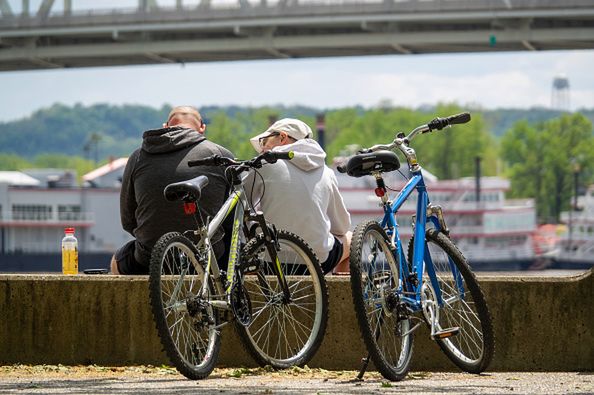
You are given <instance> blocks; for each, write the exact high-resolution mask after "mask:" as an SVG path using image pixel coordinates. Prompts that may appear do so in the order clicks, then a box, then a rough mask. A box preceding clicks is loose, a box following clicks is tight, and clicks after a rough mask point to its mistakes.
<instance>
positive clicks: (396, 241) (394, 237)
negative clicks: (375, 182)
mask: <svg viewBox="0 0 594 395" xmlns="http://www.w3.org/2000/svg"><path fill="white" fill-rule="evenodd" d="M374 176H375V177H376V179H378V178H381V174H379V173H376V174H374ZM414 191H416V192H417V209H416V214H415V217H414V218H415V220H414V245H413V255H412V262H408V261H407V257H406V256H405V254H404V251H403V248H402V241H401V240H400V235H399V233H398V223H397V221H396V217H395V214H397V213H398V210H399V209H400V207H402V205H403V204H404V202H406V201H407V199H408V198H409V197H410V195H411V194H412V193H413V192H414ZM382 206H383V210H384V217H383V219H382V221H381V226H382V228H384V229H385V230H386V233H387V234H388V237H390V240H391V244H392V246H393V247H395V248H394V249H393V250H392V254H393V256H394V258H395V260H396V261H397V262H398V265H399V270H398V273H399V276H400V278H399V280H400V281H399V285H398V289H397V292H398V294H399V297H400V300H402V301H403V302H405V303H406V304H407V305H408V306H409V307H410V308H411V309H412V310H413V311H415V312H416V311H420V310H421V308H422V307H421V291H422V286H423V274H424V273H425V272H426V273H427V275H428V276H429V279H430V281H431V286H432V287H433V290H434V291H435V295H436V298H437V302H438V304H439V306H440V307H441V306H442V305H443V303H444V301H443V298H442V294H441V289H440V287H439V283H438V281H437V276H436V273H435V268H434V267H433V262H432V261H431V255H430V253H429V249H428V247H427V244H426V242H425V232H426V229H427V223H428V222H431V223H432V224H433V226H434V227H435V228H436V229H437V230H438V231H442V230H445V229H444V226H443V224H444V221H443V220H440V216H441V208H439V207H436V206H432V205H431V203H430V202H429V195H428V193H427V188H426V187H425V181H424V179H423V174H422V173H421V171H420V169H419V170H417V171H413V172H412V177H411V178H410V180H409V181H408V182H407V183H406V185H405V186H404V188H402V190H401V191H400V193H399V194H398V195H397V196H396V199H395V200H394V202H393V203H391V202H390V201H389V200H388V197H387V196H382ZM425 262H427V265H425ZM450 268H451V270H452V273H453V274H454V276H455V278H456V279H457V280H456V282H457V283H458V285H459V286H460V287H462V280H461V277H460V273H459V272H458V270H457V269H456V267H455V265H453V263H452V262H451V261H450ZM407 295H414V297H410V296H407Z"/></svg>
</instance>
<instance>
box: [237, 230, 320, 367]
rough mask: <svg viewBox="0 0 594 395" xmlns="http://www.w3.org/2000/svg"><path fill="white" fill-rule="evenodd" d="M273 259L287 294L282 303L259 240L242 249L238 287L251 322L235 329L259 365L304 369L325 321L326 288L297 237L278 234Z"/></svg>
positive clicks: (317, 266)
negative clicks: (247, 304) (246, 299)
mask: <svg viewBox="0 0 594 395" xmlns="http://www.w3.org/2000/svg"><path fill="white" fill-rule="evenodd" d="M278 243H279V246H280V250H279V251H278V253H277V254H278V259H279V261H280V267H281V269H282V273H283V275H284V276H285V278H286V281H287V285H288V287H289V291H290V294H291V296H290V300H289V301H287V300H286V298H285V297H284V295H283V290H282V288H281V285H280V283H279V281H278V277H277V276H276V274H275V272H274V269H273V265H275V263H273V262H272V259H270V256H269V254H268V251H267V249H266V241H265V240H264V238H263V237H262V235H259V236H257V237H256V238H254V239H252V240H251V241H250V242H249V243H248V244H247V245H246V246H245V249H244V251H245V252H244V254H243V256H242V266H243V268H244V269H243V270H245V273H244V279H245V282H244V285H245V287H246V290H247V294H248V295H249V298H250V301H251V304H252V307H253V309H252V320H251V323H250V324H249V325H247V326H243V325H241V324H239V323H238V324H237V326H236V327H237V330H238V332H239V335H240V338H241V340H242V342H243V344H244V346H245V348H246V349H247V350H248V352H249V354H250V355H251V356H252V357H253V358H254V359H255V360H256V361H257V362H258V363H259V364H260V365H262V366H265V365H271V366H272V367H274V368H277V369H284V368H287V367H290V366H294V365H297V366H302V365H304V364H306V363H307V362H308V361H309V360H310V359H311V358H312V357H313V356H314V354H315V353H316V351H317V350H318V348H319V347H320V344H321V343H322V339H323V338H324V333H325V332H326V324H327V320H328V288H327V285H326V280H325V279H324V276H323V274H322V270H321V267H320V264H319V262H318V260H317V258H316V256H315V254H314V253H313V251H312V250H311V249H310V248H309V246H308V245H307V244H306V243H305V242H304V241H303V240H302V239H301V238H299V237H298V236H296V235H294V234H292V233H289V232H285V231H282V230H281V231H279V232H278Z"/></svg>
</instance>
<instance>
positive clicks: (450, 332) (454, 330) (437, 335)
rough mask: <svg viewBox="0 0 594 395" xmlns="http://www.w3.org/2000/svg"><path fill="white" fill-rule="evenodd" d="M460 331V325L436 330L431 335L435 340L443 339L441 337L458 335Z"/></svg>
mask: <svg viewBox="0 0 594 395" xmlns="http://www.w3.org/2000/svg"><path fill="white" fill-rule="evenodd" d="M458 333H460V328H458V327H455V328H448V329H444V330H442V331H439V332H435V333H434V334H433V335H432V336H431V338H432V339H433V340H441V339H446V338H448V337H452V336H456V335H457V334H458Z"/></svg>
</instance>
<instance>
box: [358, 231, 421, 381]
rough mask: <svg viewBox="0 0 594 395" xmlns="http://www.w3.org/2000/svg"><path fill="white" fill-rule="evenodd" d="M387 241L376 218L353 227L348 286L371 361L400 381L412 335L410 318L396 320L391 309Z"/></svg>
mask: <svg viewBox="0 0 594 395" xmlns="http://www.w3.org/2000/svg"><path fill="white" fill-rule="evenodd" d="M386 240H387V236H386V234H385V232H384V231H383V229H382V228H381V227H380V226H379V224H377V223H376V222H375V221H370V222H368V223H364V224H361V225H360V226H358V227H357V228H356V229H355V232H354V236H353V244H352V246H351V258H350V265H351V286H352V292H353V302H354V306H355V311H356V313H357V319H358V321H359V327H360V329H361V334H362V336H363V340H364V341H365V344H366V346H367V349H368V351H369V353H370V355H371V358H372V360H373V362H374V363H375V365H376V367H377V369H378V370H379V371H380V373H382V375H383V376H384V377H385V378H387V379H389V380H402V379H403V378H404V377H405V375H406V373H407V372H408V369H409V366H410V361H411V356H412V348H413V336H412V334H411V333H407V332H408V331H409V330H410V327H411V325H410V320H409V319H405V320H399V319H398V316H397V314H396V312H395V309H394V302H393V300H394V294H395V292H396V290H397V288H398V282H399V276H398V265H397V263H396V261H395V259H394V256H393V254H392V252H391V250H390V248H389V247H388V244H387V242H386ZM390 299H392V302H391V301H390ZM402 335H405V336H402Z"/></svg>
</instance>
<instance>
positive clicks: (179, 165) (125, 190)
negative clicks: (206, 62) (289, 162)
mask: <svg viewBox="0 0 594 395" xmlns="http://www.w3.org/2000/svg"><path fill="white" fill-rule="evenodd" d="M142 139H143V141H142V146H141V148H139V149H137V150H136V151H134V153H132V155H131V156H130V158H128V163H127V164H126V169H125V170H124V176H123V179H122V191H121V194H120V217H121V220H122V227H123V228H124V230H126V231H127V232H128V233H130V234H131V235H132V236H134V237H135V238H136V251H135V254H134V257H135V258H136V261H137V262H138V263H140V264H143V265H146V266H147V267H148V263H149V261H150V254H151V250H152V248H153V246H154V244H155V243H156V242H157V240H158V239H159V237H161V236H162V235H164V234H165V233H167V232H173V231H177V232H183V231H185V230H188V229H195V228H196V221H195V220H194V218H193V216H191V215H185V214H184V210H183V202H181V201H177V202H169V201H167V200H165V197H164V196H163V189H164V188H165V186H167V185H168V184H170V183H172V182H178V181H183V180H188V179H191V178H194V177H197V176H199V175H205V176H207V177H208V180H209V183H208V185H207V186H206V188H204V190H203V191H202V196H201V198H200V201H199V202H198V208H199V210H200V212H201V213H202V214H203V215H204V216H214V214H215V213H216V212H217V211H218V210H219V208H220V207H221V206H222V204H223V203H224V201H225V198H226V197H227V191H228V184H227V182H226V180H225V177H224V173H223V168H220V167H188V161H189V160H193V159H201V158H206V157H208V156H211V155H215V154H217V155H222V156H225V157H229V158H233V155H232V154H231V152H230V151H228V150H226V149H225V148H223V147H221V146H219V145H217V144H215V143H212V142H210V141H208V140H207V139H206V137H204V136H203V135H201V134H200V133H198V132H197V131H196V130H192V129H187V128H182V127H172V128H163V129H155V130H149V131H146V132H145V133H144V134H143V136H142ZM213 241H214V242H216V241H217V240H213ZM221 247H222V246H221ZM221 247H219V249H220V248H221ZM215 251H216V250H215Z"/></svg>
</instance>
